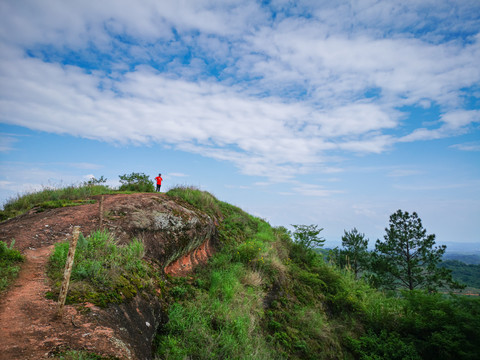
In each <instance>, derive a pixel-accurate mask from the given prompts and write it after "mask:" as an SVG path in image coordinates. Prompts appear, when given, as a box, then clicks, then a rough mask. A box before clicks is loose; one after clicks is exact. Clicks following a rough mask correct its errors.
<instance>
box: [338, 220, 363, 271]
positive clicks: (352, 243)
mask: <svg viewBox="0 0 480 360" xmlns="http://www.w3.org/2000/svg"><path fill="white" fill-rule="evenodd" d="M342 247H343V249H341V250H339V251H338V257H339V258H338V261H339V262H340V263H339V265H340V266H342V267H343V266H348V267H350V268H351V269H352V271H353V273H354V275H355V279H357V278H358V274H359V273H360V272H361V271H363V270H365V269H366V268H367V266H368V260H369V253H368V251H367V247H368V239H366V238H365V234H361V233H359V232H358V230H357V229H356V228H353V229H352V230H350V231H348V232H347V231H346V230H344V235H343V236H342Z"/></svg>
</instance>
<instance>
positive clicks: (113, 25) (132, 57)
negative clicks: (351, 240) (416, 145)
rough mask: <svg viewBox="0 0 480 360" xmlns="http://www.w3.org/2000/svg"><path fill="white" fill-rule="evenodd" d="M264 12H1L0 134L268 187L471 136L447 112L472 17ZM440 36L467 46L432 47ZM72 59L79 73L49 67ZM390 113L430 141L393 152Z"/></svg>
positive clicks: (365, 6) (464, 77)
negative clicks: (245, 178)
mask: <svg viewBox="0 0 480 360" xmlns="http://www.w3.org/2000/svg"><path fill="white" fill-rule="evenodd" d="M271 6H272V7H273V8H274V9H276V10H271V9H270V8H269V7H268V6H266V5H264V6H261V5H259V4H258V3H257V2H253V1H251V2H250V1H247V2H245V1H236V0H231V1H225V2H223V1H222V2H216V1H207V0H205V1H185V0H183V1H178V2H162V3H159V2H157V1H153V0H152V1H145V2H141V3H138V4H135V6H132V4H131V3H130V2H127V1H102V2H98V1H84V2H76V3H74V2H64V1H56V0H48V1H47V0H46V1H42V2H37V1H25V2H18V1H13V0H10V1H3V2H2V3H1V4H0V13H1V14H3V15H2V16H1V18H0V36H1V39H2V42H1V44H0V52H1V55H0V56H1V57H0V61H1V69H0V84H1V85H0V108H1V109H2V110H1V113H0V121H2V122H4V123H8V124H15V125H20V126H24V127H28V128H31V129H36V130H41V131H47V132H53V133H58V134H71V135H74V136H79V137H85V138H89V139H97V140H100V141H108V142H113V143H120V144H126V143H134V144H148V143H152V142H156V143H162V144H164V145H167V146H172V147H173V148H179V149H183V150H187V151H191V152H194V153H199V154H202V155H204V156H209V157H212V158H215V159H219V160H224V161H231V162H233V163H235V164H236V166H238V167H239V168H240V169H241V171H242V172H243V173H244V174H248V175H262V176H268V177H272V178H275V179H276V181H287V180H289V179H291V178H292V177H294V176H295V174H304V173H308V172H309V171H312V169H315V170H316V171H322V168H323V169H324V170H323V171H324V172H328V169H331V168H332V166H331V164H329V163H328V162H329V156H330V154H331V153H341V154H350V153H362V154H365V153H382V152H385V151H386V150H388V149H390V148H391V147H392V146H393V145H394V144H395V143H396V142H397V141H400V142H408V141H417V140H426V139H436V138H441V137H447V136H452V135H457V134H461V133H464V132H467V131H469V126H470V125H471V124H473V123H475V122H478V116H479V115H478V111H467V110H464V109H463V108H462V106H463V105H462V96H463V95H464V89H465V88H468V87H471V86H475V84H478V82H479V81H480V68H479V67H478V64H477V62H478V60H477V59H478V58H480V37H479V35H478V34H477V33H478V31H479V27H478V24H477V25H475V21H473V20H474V19H473V17H472V14H471V13H472V11H474V10H475V9H478V4H477V3H476V2H471V1H465V2H461V3H460V4H455V5H452V4H451V3H450V2H446V1H424V2H421V3H420V4H418V3H417V2H415V1H413V0H412V1H407V2H406V3H404V4H403V5H402V6H400V5H398V4H397V3H396V2H393V1H383V2H371V1H355V2H350V1H340V2H333V3H332V2H327V1H320V2H305V3H302V4H296V5H295V6H293V5H292V4H291V3H289V2H282V1H274V2H273V3H272V5H271ZM451 6H454V8H455V10H456V14H457V15H456V16H461V20H462V21H459V19H457V18H456V17H455V16H453V15H451V14H450V13H449V11H450V7H451ZM286 8H288V13H289V14H300V15H303V14H309V15H310V16H287V15H286V14H287V11H285V12H283V11H282V9H286ZM273 11H275V12H276V18H273V17H272V12H273ZM426 14H427V15H428V16H426ZM439 19H440V20H442V21H440V20H439ZM453 25H456V28H455V30H456V31H458V32H462V31H463V32H465V33H466V35H465V37H466V38H467V37H468V39H465V40H456V41H446V40H445V37H446V36H447V31H448V29H449V27H451V26H453ZM417 30H422V32H421V33H420V32H418V33H417V32H416V31H417ZM422 34H423V35H422ZM72 53H73V55H72ZM29 54H30V55H29ZM32 54H33V55H32ZM75 55H78V56H79V57H80V58H81V59H83V60H79V61H77V62H75V61H73V60H72V61H71V62H72V63H73V65H64V63H69V61H70V60H71V58H72V57H75ZM92 59H93V60H92ZM102 61H104V62H105V64H106V65H104V66H105V67H102V66H100V65H99V64H100V62H102ZM85 63H88V64H90V63H91V64H90V65H88V67H90V66H91V67H93V69H88V70H85V69H82V68H81V67H80V66H86V64H85ZM75 64H77V65H79V66H77V65H75ZM370 91H371V92H372V94H373V95H371V96H370V95H369V96H366V95H365V94H366V93H368V92H370ZM405 105H417V106H420V107H423V108H429V107H431V106H432V105H438V106H439V107H440V108H441V111H442V113H443V114H444V115H442V117H441V118H440V119H438V120H439V121H440V123H439V126H438V127H437V128H432V127H429V128H416V129H414V130H413V131H412V132H411V133H410V134H409V135H406V136H404V137H401V138H400V139H397V136H396V135H395V134H394V132H395V130H396V129H397V128H398V127H399V125H400V124H401V119H402V118H404V117H405V116H404V115H405V114H403V113H402V112H401V111H400V110H398V109H399V108H401V107H402V106H405ZM139 124H141V126H139ZM6 141H7V143H4V145H3V146H2V147H0V150H2V149H4V150H5V149H9V148H11V145H12V140H11V139H10V140H8V138H7V139H6ZM8 141H10V142H8ZM86 166H88V165H86ZM318 193H321V189H318Z"/></svg>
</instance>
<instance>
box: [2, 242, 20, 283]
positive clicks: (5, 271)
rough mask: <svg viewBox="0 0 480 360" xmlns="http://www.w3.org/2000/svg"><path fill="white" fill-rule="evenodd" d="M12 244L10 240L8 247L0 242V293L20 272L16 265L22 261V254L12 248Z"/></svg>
mask: <svg viewBox="0 0 480 360" xmlns="http://www.w3.org/2000/svg"><path fill="white" fill-rule="evenodd" d="M14 244H15V240H12V243H11V244H10V246H8V245H7V243H5V242H3V241H0V292H2V291H3V290H5V289H6V288H7V287H8V286H9V285H10V283H11V282H12V280H13V279H14V278H16V277H17V275H18V272H19V271H20V266H19V265H18V264H19V263H20V262H22V261H23V259H24V257H23V256H22V254H20V252H19V251H18V250H16V249H14V248H13V245H14Z"/></svg>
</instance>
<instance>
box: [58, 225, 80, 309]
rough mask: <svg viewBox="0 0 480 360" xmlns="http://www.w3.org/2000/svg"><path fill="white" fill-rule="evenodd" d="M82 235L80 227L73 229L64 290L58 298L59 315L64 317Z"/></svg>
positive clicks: (63, 284) (64, 276)
mask: <svg viewBox="0 0 480 360" xmlns="http://www.w3.org/2000/svg"><path fill="white" fill-rule="evenodd" d="M79 235H80V226H75V227H74V228H73V237H72V242H71V243H70V247H69V249H68V255H67V263H66V264H65V272H64V273H63V283H62V289H61V290H60V296H59V297H58V315H59V316H62V315H63V307H64V305H65V300H66V299H67V292H68V285H69V284H70V275H71V274H72V268H73V259H74V257H75V250H76V249H77V241H78V236H79Z"/></svg>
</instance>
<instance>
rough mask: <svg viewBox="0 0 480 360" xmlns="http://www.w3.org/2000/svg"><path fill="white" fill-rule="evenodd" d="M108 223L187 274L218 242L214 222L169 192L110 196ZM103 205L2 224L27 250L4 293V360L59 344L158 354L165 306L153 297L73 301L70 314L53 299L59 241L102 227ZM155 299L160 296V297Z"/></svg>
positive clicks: (3, 236)
mask: <svg viewBox="0 0 480 360" xmlns="http://www.w3.org/2000/svg"><path fill="white" fill-rule="evenodd" d="M103 215H104V216H103V218H104V222H103V226H104V228H107V229H109V230H110V231H112V232H113V233H115V234H116V236H117V238H119V239H120V240H121V241H128V239H131V238H132V237H137V238H140V239H141V240H142V241H143V242H144V244H145V246H146V255H147V256H148V257H150V258H152V259H153V260H155V261H157V262H158V263H159V264H162V265H164V266H167V265H169V266H168V267H167V269H168V271H169V272H171V273H173V274H182V273H184V272H185V271H186V270H189V269H191V268H192V266H193V264H197V263H201V262H203V261H206V259H207V258H208V256H209V255H210V253H211V251H212V249H213V247H214V240H215V233H216V229H215V225H214V221H213V220H212V219H210V218H208V216H205V215H204V214H201V213H198V211H196V210H195V209H192V208H189V207H188V206H185V204H178V203H177V202H175V201H172V200H171V199H169V198H168V197H166V196H165V195H163V194H132V195H122V194H119V195H109V196H105V197H104V202H103ZM99 220H100V212H99V203H97V204H88V205H81V206H76V207H69V208H60V209H52V210H48V211H45V212H41V213H36V212H35V211H31V212H30V213H28V214H24V215H22V216H20V217H17V218H15V219H11V220H9V221H6V222H4V223H1V224H0V240H2V241H5V242H7V243H8V244H10V241H11V240H12V239H15V248H17V249H19V250H20V251H21V252H22V253H23V254H24V255H25V256H26V261H25V263H24V265H23V266H22V270H21V272H20V275H19V278H18V279H17V281H16V283H15V284H14V286H12V287H11V289H9V291H8V292H6V293H4V294H2V295H1V298H0V339H2V340H1V341H0V359H2V360H3V359H5V360H7V359H42V358H47V357H49V356H51V355H52V354H53V353H54V352H56V351H58V350H59V349H65V348H72V349H87V350H92V351H95V352H96V353H98V354H104V355H111V356H116V357H118V358H120V359H149V358H151V351H150V344H151V340H152V339H153V336H154V334H155V332H156V327H157V326H158V325H159V323H160V317H161V309H159V303H154V302H155V300H154V299H153V300H152V299H150V300H149V299H142V298H141V297H140V296H137V298H135V299H134V300H132V301H130V302H129V303H128V304H123V305H120V306H115V307H110V308H108V309H106V310H102V309H99V308H96V307H95V306H91V305H90V306H89V308H90V309H91V311H89V312H88V313H87V314H85V311H83V310H84V308H83V310H82V311H81V312H79V311H78V310H81V308H78V309H77V308H76V307H75V306H66V309H65V314H64V316H63V317H62V318H60V317H58V316H57V307H56V304H55V303H54V302H53V301H51V300H47V299H46V298H45V292H46V291H47V290H48V283H47V279H46V277H45V268H46V264H47V261H48V257H49V255H50V253H51V251H52V249H53V244H55V243H56V242H58V241H63V240H66V239H68V238H69V237H70V236H71V233H72V231H73V227H74V226H80V227H81V231H82V232H83V233H84V234H89V233H90V232H91V231H93V230H95V229H97V228H99ZM152 301H153V302H152Z"/></svg>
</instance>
